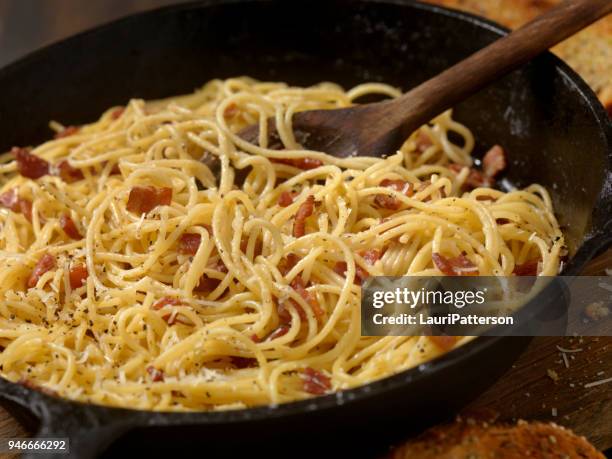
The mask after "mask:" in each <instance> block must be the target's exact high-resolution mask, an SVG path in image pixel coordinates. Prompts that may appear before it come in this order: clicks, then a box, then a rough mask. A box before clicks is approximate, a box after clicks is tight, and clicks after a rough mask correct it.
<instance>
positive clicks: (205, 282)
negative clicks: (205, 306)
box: [194, 260, 228, 293]
mask: <svg viewBox="0 0 612 459" xmlns="http://www.w3.org/2000/svg"><path fill="white" fill-rule="evenodd" d="M213 269H214V270H215V271H219V272H221V273H227V272H228V269H227V266H225V263H223V261H221V260H219V262H218V263H217V264H216V265H215V266H214V267H213ZM220 283H221V280H220V279H216V278H214V277H208V276H207V275H206V274H203V275H202V277H201V278H200V283H199V284H198V285H197V286H196V287H195V288H194V290H195V291H196V292H202V293H210V292H212V291H213V290H214V289H216V288H217V287H218V286H219V284H220Z"/></svg>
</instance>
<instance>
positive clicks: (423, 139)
mask: <svg viewBox="0 0 612 459" xmlns="http://www.w3.org/2000/svg"><path fill="white" fill-rule="evenodd" d="M432 145H433V142H432V141H431V139H430V138H429V136H428V135H427V134H425V133H424V132H423V131H419V134H418V135H417V138H416V149H417V151H418V152H420V153H424V152H425V150H427V149H428V148H429V147H431V146H432Z"/></svg>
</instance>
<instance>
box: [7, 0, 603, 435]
mask: <svg viewBox="0 0 612 459" xmlns="http://www.w3.org/2000/svg"><path fill="white" fill-rule="evenodd" d="M269 1H275V0H200V1H197V0H196V1H191V2H186V3H181V4H178V5H170V6H164V7H161V8H155V9H152V10H147V11H143V12H140V13H136V14H132V15H129V16H126V17H123V18H119V19H116V20H113V21H110V22H108V23H105V24H102V25H99V26H97V27H94V28H92V29H89V30H86V31H83V32H80V33H78V34H75V35H72V36H70V37H67V38H65V39H62V40H60V41H57V42H54V43H51V44H49V45H46V46H44V47H42V48H40V49H38V50H36V51H33V52H31V53H29V54H28V55H26V56H25V57H23V58H21V59H18V60H17V61H14V62H12V63H10V64H8V65H6V66H5V67H4V68H2V69H0V78H1V77H2V74H3V73H5V72H7V71H10V70H13V69H15V68H18V67H20V66H22V65H25V64H27V63H28V62H30V61H35V60H36V59H37V58H38V57H39V55H41V54H43V53H45V52H46V51H47V50H48V49H49V48H53V47H56V46H61V45H62V44H63V43H64V42H67V41H70V40H76V39H82V38H83V37H85V36H87V35H89V34H95V33H98V32H100V31H102V30H103V29H106V28H110V27H113V26H114V25H115V24H117V23H129V22H130V21H133V20H141V19H142V17H144V16H147V15H158V14H165V13H167V12H170V11H177V10H190V9H199V8H202V7H208V6H213V5H222V4H234V3H259V2H261V3H264V2H265V3H267V2H269ZM342 2H343V1H342V0H340V1H338V3H342ZM344 2H345V3H380V4H391V5H398V6H408V7H411V8H416V9H421V10H427V11H430V12H434V13H436V14H442V15H445V16H448V17H451V18H456V19H459V20H461V21H463V22H468V23H470V24H472V25H474V26H476V27H479V28H484V29H487V30H489V31H490V32H493V33H495V34H496V35H498V36H503V35H505V34H506V33H508V31H509V29H507V28H505V27H503V26H501V25H499V24H497V23H495V22H493V21H490V20H488V19H485V18H482V17H479V16H476V15H473V14H470V13H466V12H463V11H459V10H454V9H450V8H444V7H440V6H436V5H431V4H424V3H420V2H417V1H414V0H344ZM544 55H545V56H546V58H547V59H548V60H549V62H550V65H552V66H554V67H555V69H556V70H557V71H558V72H559V73H560V74H561V75H562V76H563V77H564V78H565V80H566V81H567V82H569V83H570V84H571V85H573V87H574V88H575V89H576V90H577V91H578V93H579V94H580V96H581V97H582V98H583V99H584V100H585V101H586V102H587V103H588V108H589V109H590V110H591V112H592V113H593V115H594V117H595V119H596V120H597V123H598V125H599V128H600V131H601V132H602V137H603V138H604V139H605V143H606V144H607V146H608V148H607V150H608V167H607V176H608V179H607V182H606V185H605V186H604V187H603V189H602V190H601V192H600V195H599V197H598V201H597V204H596V207H597V206H600V205H601V206H603V207H607V208H608V210H610V207H611V206H612V193H609V194H608V195H606V194H605V191H606V187H608V188H609V187H611V186H612V121H611V120H610V118H609V117H608V115H607V113H606V111H605V109H604V108H603V106H602V105H601V103H600V102H599V100H598V98H597V96H596V95H595V94H594V93H593V91H592V90H591V88H590V87H589V86H588V85H587V84H586V83H585V82H584V80H582V78H581V77H580V76H579V75H578V74H577V73H576V72H575V71H574V70H573V69H571V68H570V67H569V66H568V65H567V64H566V63H565V62H563V61H562V60H561V59H559V58H558V57H556V56H555V55H553V54H552V53H550V52H546V53H544ZM540 58H541V57H540ZM604 218H605V220H606V221H605V222H603V223H602V228H600V229H598V231H597V232H596V233H594V234H591V235H590V237H588V236H587V239H585V240H584V241H583V243H582V245H581V246H580V248H579V249H578V250H577V252H576V254H575V255H574V257H572V259H571V260H570V261H569V262H568V264H567V265H566V267H565V268H564V270H563V274H564V275H576V274H577V273H579V272H580V270H581V268H583V267H584V265H585V264H586V263H587V262H588V261H589V260H590V259H591V258H592V257H593V256H594V255H595V254H596V253H597V252H598V251H599V250H600V249H601V248H602V246H603V245H605V244H606V243H608V244H609V243H610V240H609V239H610V238H611V235H610V234H607V233H608V232H609V231H610V230H611V229H612V228H611V226H612V214H611V212H608V215H606V216H605V217H604ZM537 300H538V297H536V298H535V299H533V300H532V301H530V302H529V303H527V304H526V305H524V306H523V308H529V307H530V305H532V304H533V303H535V302H537ZM503 338H505V337H502V336H498V337H486V338H484V337H477V338H476V339H474V340H472V341H471V342H469V343H466V344H465V345H464V346H462V347H460V348H457V349H455V350H453V351H451V352H449V353H447V354H444V355H443V356H440V357H438V358H436V359H433V360H431V361H429V362H426V363H424V364H421V365H419V366H418V367H415V368H411V369H409V370H405V371H403V372H401V373H398V374H396V375H393V376H389V377H387V378H383V379H381V380H378V381H374V382H372V383H369V384H366V385H364V386H360V387H356V388H353V389H348V390H344V391H341V392H338V393H334V394H329V395H325V396H320V397H315V398H310V399H306V400H300V401H296V402H288V403H282V404H279V405H263V406H258V407H254V408H245V409H236V410H227V411H214V412H211V411H200V412H171V411H162V412H157V411H145V410H138V409H128V408H115V407H109V406H105V405H97V404H92V403H83V402H77V401H72V400H68V399H63V398H57V397H50V396H48V395H45V394H43V393H41V392H38V391H35V390H32V389H28V388H26V387H24V386H22V385H19V384H16V383H12V382H10V381H8V380H6V379H4V378H2V377H0V388H2V389H3V390H2V392H4V396H5V398H7V399H8V400H12V401H14V402H16V403H17V404H18V405H22V406H23V405H26V406H29V407H30V409H32V408H34V411H40V410H38V409H36V407H39V406H41V404H43V405H44V404H47V403H49V402H51V403H52V404H60V405H61V406H63V407H64V410H71V411H72V410H88V411H89V412H95V411H100V412H102V411H105V412H106V413H107V414H110V415H113V417H117V418H119V419H122V420H123V421H124V422H128V423H134V422H136V423H137V424H138V425H143V426H145V425H150V426H152V425H180V424H225V423H229V422H247V421H256V420H259V419H270V418H278V417H288V416H292V415H297V414H303V413H308V412H311V411H317V412H321V411H323V410H330V409H333V408H336V407H337V406H339V405H341V404H347V405H348V404H351V403H353V402H356V401H364V400H366V399H368V398H370V397H373V396H376V395H377V394H379V393H381V392H387V391H390V390H397V389H400V388H401V387H402V386H404V385H406V384H408V383H411V382H413V381H416V380H417V379H421V378H425V377H428V376H430V375H431V374H433V373H435V372H438V371H440V370H442V369H444V368H447V367H449V366H452V365H454V364H455V363H456V362H458V361H461V360H464V359H467V358H469V357H471V356H473V355H476V354H478V353H480V352H481V350H482V349H484V348H487V347H489V346H491V345H493V344H494V343H495V342H497V341H499V340H500V339H503ZM339 393H341V394H342V398H343V401H342V402H340V400H339V399H340V397H339V396H338V394H339ZM58 408H59V406H58ZM44 411H46V410H44ZM35 414H37V415H41V414H42V413H40V412H36V413H35ZM41 421H42V422H43V423H44V422H45V421H47V420H46V419H42V420H41Z"/></svg>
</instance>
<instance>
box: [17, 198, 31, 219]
mask: <svg viewBox="0 0 612 459" xmlns="http://www.w3.org/2000/svg"><path fill="white" fill-rule="evenodd" d="M19 212H21V215H23V216H24V217H25V218H26V219H27V220H28V221H29V222H30V223H31V222H32V201H30V200H29V199H22V198H19Z"/></svg>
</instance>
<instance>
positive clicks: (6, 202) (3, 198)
mask: <svg viewBox="0 0 612 459" xmlns="http://www.w3.org/2000/svg"><path fill="white" fill-rule="evenodd" d="M18 202H19V197H18V196H17V190H15V189H11V190H8V191H5V192H4V193H2V194H0V206H2V207H6V208H7V209H10V210H12V211H13V212H18V211H19V207H18Z"/></svg>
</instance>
